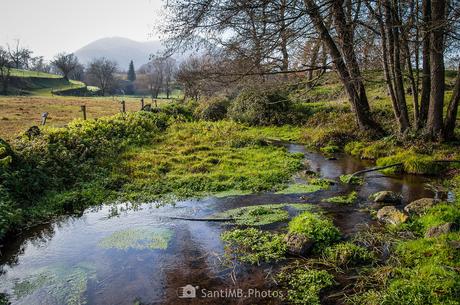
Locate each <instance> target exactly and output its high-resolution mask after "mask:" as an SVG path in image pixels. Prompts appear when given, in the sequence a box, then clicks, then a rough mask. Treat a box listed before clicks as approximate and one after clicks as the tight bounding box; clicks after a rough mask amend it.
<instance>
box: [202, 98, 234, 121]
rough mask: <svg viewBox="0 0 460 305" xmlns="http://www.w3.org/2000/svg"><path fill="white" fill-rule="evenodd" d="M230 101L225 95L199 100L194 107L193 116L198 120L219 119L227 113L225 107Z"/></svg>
mask: <svg viewBox="0 0 460 305" xmlns="http://www.w3.org/2000/svg"><path fill="white" fill-rule="evenodd" d="M229 104H230V101H229V100H228V99H227V98H225V97H219V96H216V97H211V98H209V99H205V100H201V101H200V103H199V104H198V106H197V108H196V109H195V112H194V114H195V116H196V117H197V118H198V119H200V120H205V121H219V120H222V119H224V118H225V116H226V115H227V108H228V105H229Z"/></svg>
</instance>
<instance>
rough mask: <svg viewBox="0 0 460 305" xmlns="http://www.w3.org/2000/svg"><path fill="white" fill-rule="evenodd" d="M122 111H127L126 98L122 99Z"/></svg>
mask: <svg viewBox="0 0 460 305" xmlns="http://www.w3.org/2000/svg"><path fill="white" fill-rule="evenodd" d="M121 112H123V113H125V112H126V102H125V101H124V100H123V101H121Z"/></svg>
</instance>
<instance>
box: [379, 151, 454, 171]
mask: <svg viewBox="0 0 460 305" xmlns="http://www.w3.org/2000/svg"><path fill="white" fill-rule="evenodd" d="M434 161H435V158H434V157H433V156H432V155H424V154H418V153H416V152H414V151H413V150H405V151H400V152H398V153H396V154H395V155H391V156H388V157H383V158H379V159H377V166H387V165H392V164H397V163H401V164H402V165H401V166H396V167H392V168H388V169H384V170H382V172H383V173H387V174H388V173H389V174H392V173H397V172H406V173H409V174H423V175H436V174H439V173H440V172H441V171H442V170H444V169H445V168H446V164H443V163H439V162H434Z"/></svg>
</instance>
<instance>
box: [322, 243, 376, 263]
mask: <svg viewBox="0 0 460 305" xmlns="http://www.w3.org/2000/svg"><path fill="white" fill-rule="evenodd" d="M323 258H324V259H325V260H326V261H327V262H329V263H331V264H334V265H336V266H339V267H348V266H356V265H360V264H367V263H370V262H372V261H373V260H374V259H375V256H374V255H373V253H372V252H370V251H369V250H367V249H366V248H364V247H362V246H358V245H356V244H354V243H351V242H344V243H339V244H336V245H333V246H331V247H327V248H326V249H324V253H323Z"/></svg>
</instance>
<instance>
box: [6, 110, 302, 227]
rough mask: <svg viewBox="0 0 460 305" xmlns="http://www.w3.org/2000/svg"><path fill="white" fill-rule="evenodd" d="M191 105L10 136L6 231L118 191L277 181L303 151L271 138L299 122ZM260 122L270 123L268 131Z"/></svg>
mask: <svg viewBox="0 0 460 305" xmlns="http://www.w3.org/2000/svg"><path fill="white" fill-rule="evenodd" d="M192 117H193V116H192V114H191V113H190V112H189V110H188V109H187V108H186V107H183V106H165V107H163V108H161V110H160V111H159V112H157V113H148V112H136V113H127V114H124V115H123V114H118V115H115V116H111V117H103V118H99V119H98V120H87V121H82V120H76V121H72V122H71V123H69V124H68V126H67V127H64V128H52V127H48V128H44V129H43V130H42V132H41V133H40V134H35V135H30V136H28V135H22V136H21V137H19V138H17V139H16V140H14V141H12V142H11V146H10V145H8V144H7V143H6V142H2V143H3V144H2V150H1V154H0V160H2V166H1V168H0V175H1V178H2V183H1V188H0V191H1V192H0V193H1V198H2V209H1V215H0V219H1V221H0V233H1V235H4V234H6V233H7V232H8V231H9V230H10V229H11V228H16V229H17V228H21V227H25V226H30V225H33V224H35V223H37V222H38V221H42V220H46V219H49V218H50V217H53V216H54V215H60V214H65V213H77V214H78V213H81V212H82V211H83V210H84V209H85V208H86V207H88V206H92V205H98V204H103V203H110V202H113V201H114V200H117V199H124V200H126V199H128V200H134V201H147V200H159V199H161V200H164V199H165V198H185V197H192V196H203V195H207V194H218V193H222V192H227V193H228V192H232V193H247V192H257V191H262V190H264V191H268V190H270V191H276V190H280V189H283V188H285V187H286V186H287V185H286V183H287V182H288V181H289V180H290V178H291V176H292V174H293V173H294V172H296V171H297V170H299V169H300V168H301V167H302V164H301V162H300V161H301V159H302V155H301V154H290V153H288V152H287V151H286V149H285V148H284V147H278V146H273V145H268V143H267V141H268V139H269V138H271V137H272V136H274V135H276V134H278V131H280V132H281V133H289V134H290V135H291V133H292V134H294V133H296V134H297V133H298V130H297V129H295V128H288V127H284V128H277V127H266V128H264V129H262V130H257V129H254V128H251V127H246V126H243V125H241V124H237V123H233V122H228V121H222V122H191V121H190V120H191V119H192ZM261 131H262V132H261Z"/></svg>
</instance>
